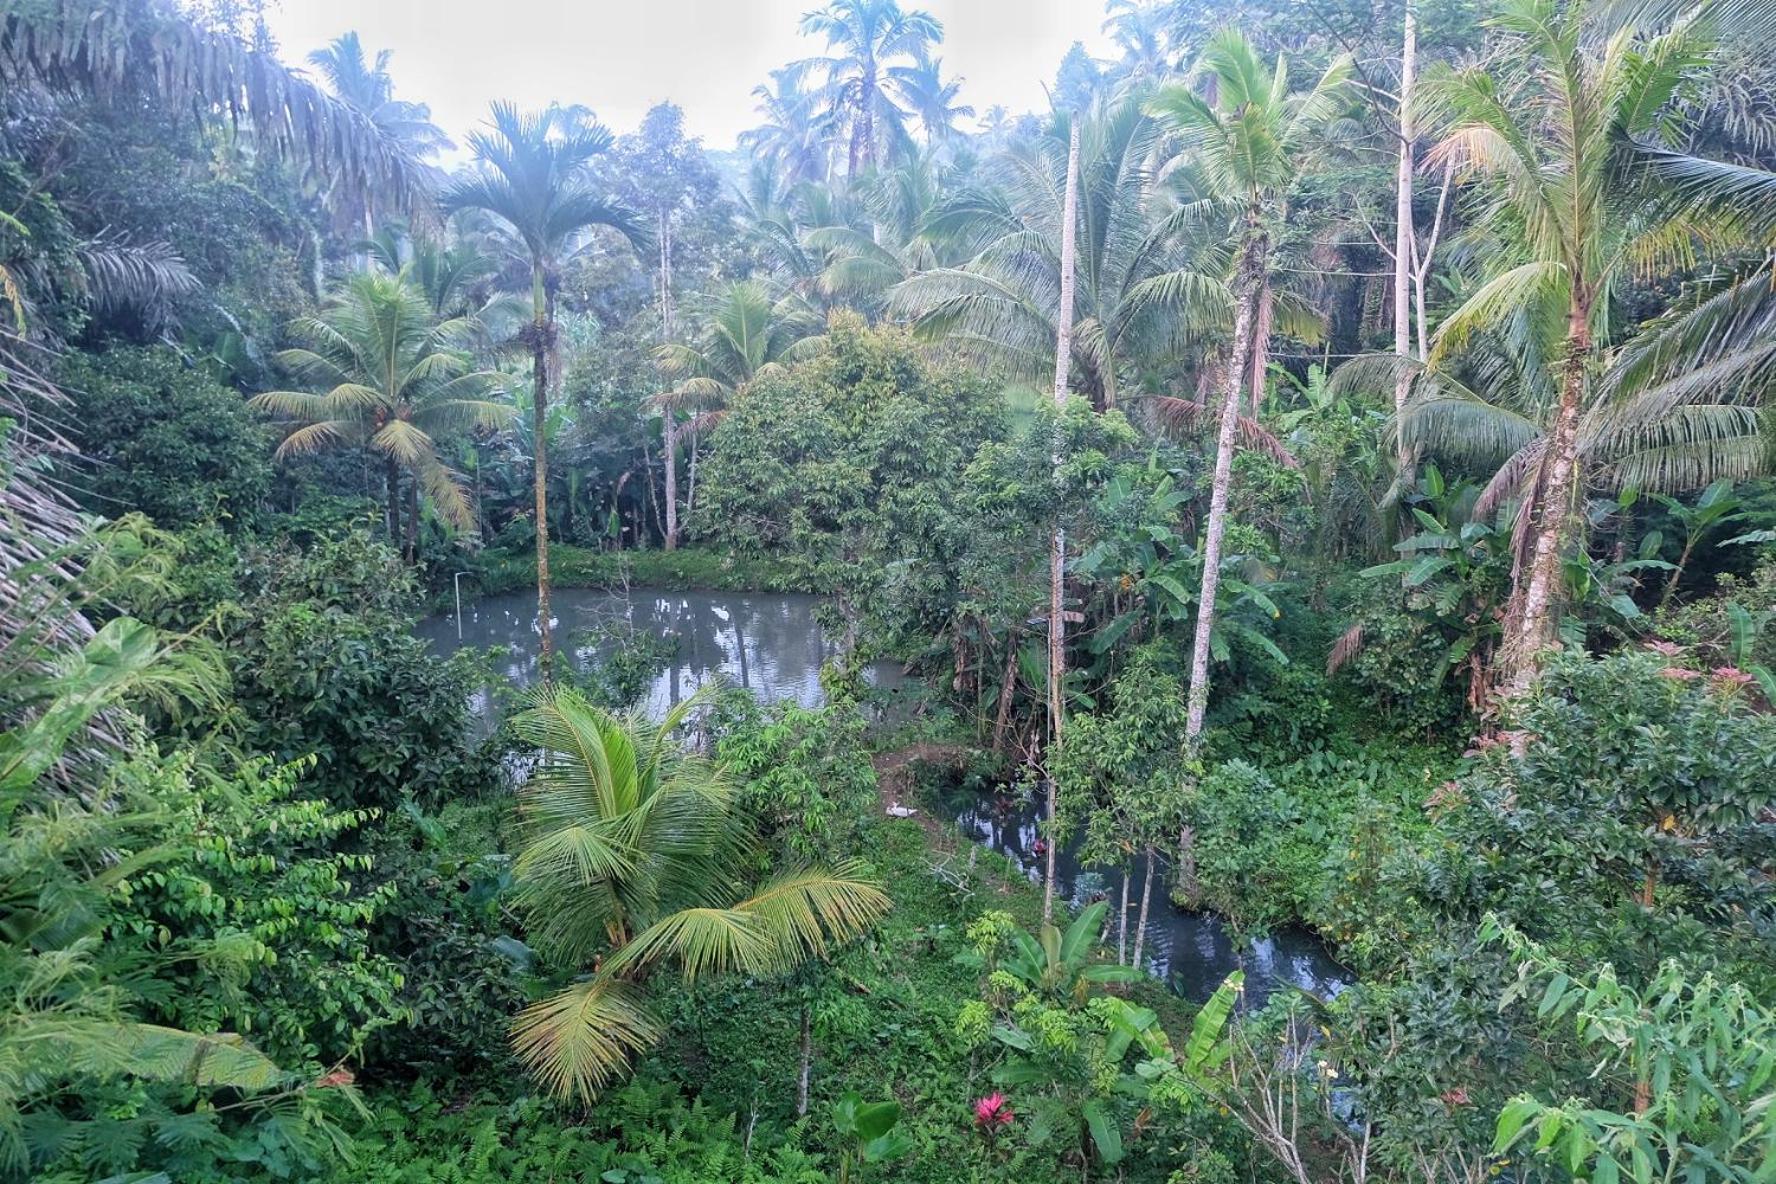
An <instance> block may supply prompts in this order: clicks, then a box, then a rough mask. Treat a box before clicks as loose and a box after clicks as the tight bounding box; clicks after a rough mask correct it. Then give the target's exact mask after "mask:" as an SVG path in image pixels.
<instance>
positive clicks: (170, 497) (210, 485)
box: [56, 346, 271, 529]
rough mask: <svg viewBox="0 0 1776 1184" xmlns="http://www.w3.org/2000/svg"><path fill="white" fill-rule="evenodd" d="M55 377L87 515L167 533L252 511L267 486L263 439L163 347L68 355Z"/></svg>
mask: <svg viewBox="0 0 1776 1184" xmlns="http://www.w3.org/2000/svg"><path fill="white" fill-rule="evenodd" d="M56 378H57V381H58V382H60V383H62V384H63V385H64V386H65V387H66V388H67V389H68V390H70V391H72V392H74V395H75V409H76V414H77V416H78V423H79V431H80V448H81V452H82V453H83V454H84V455H85V457H86V459H87V461H88V462H89V468H88V469H87V470H86V479H85V480H84V481H83V482H82V483H81V489H80V496H81V501H82V504H83V505H84V506H85V507H86V508H87V509H89V510H91V511H92V512H94V513H96V514H103V515H105V516H107V517H117V516H118V515H119V514H120V513H121V512H122V511H124V510H126V509H127V510H137V511H140V512H141V513H143V514H146V515H147V516H148V517H149V518H151V519H153V520H154V521H155V523H156V524H158V525H160V526H163V527H165V528H167V529H178V528H181V527H186V526H192V525H195V524H197V523H201V522H210V521H221V522H225V523H231V524H235V525H238V524H240V523H242V522H243V521H250V520H251V519H252V517H253V516H254V515H255V514H256V513H257V512H258V510H259V507H260V503H261V501H262V500H263V499H264V497H265V495H266V494H267V492H268V491H269V490H270V487H271V465H270V463H269V461H268V459H267V450H268V443H267V440H266V436H265V433H264V432H263V431H262V430H261V429H260V428H259V426H258V425H257V424H256V423H255V422H254V420H253V416H252V415H251V414H250V413H249V412H248V410H247V407H246V403H245V402H244V401H243V400H242V399H241V397H240V395H239V394H237V393H236V392H235V391H233V390H232V389H230V388H229V387H226V386H224V385H222V384H221V383H219V382H217V381H216V380H215V379H214V378H213V377H211V375H210V374H209V373H207V372H206V371H205V370H204V369H202V368H201V367H197V366H193V365H192V364H191V363H190V362H189V361H187V360H185V359H183V358H181V357H180V356H179V354H178V353H176V352H175V351H173V350H171V349H168V348H166V347H164V346H157V347H153V348H148V349H127V348H117V349H112V350H108V351H106V352H105V353H102V354H86V353H73V354H69V355H67V356H66V357H65V358H64V360H63V361H62V364H61V365H60V366H59V367H58V368H57V372H56Z"/></svg>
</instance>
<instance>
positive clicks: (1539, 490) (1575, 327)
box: [1505, 287, 1591, 690]
mask: <svg viewBox="0 0 1776 1184" xmlns="http://www.w3.org/2000/svg"><path fill="white" fill-rule="evenodd" d="M1590 362H1591V298H1590V293H1589V292H1588V291H1586V290H1584V289H1583V288H1581V287H1575V289H1574V293H1573V301H1572V307H1571V310H1570V311H1569V312H1568V314H1567V335H1566V360H1565V362H1564V363H1563V365H1562V374H1561V381H1560V410H1559V412H1558V413H1557V414H1556V416H1555V419H1554V430H1553V432H1552V433H1551V434H1550V436H1549V439H1548V444H1547V452H1546V454H1545V455H1544V456H1543V458H1542V464H1541V472H1540V474H1539V475H1538V477H1537V479H1536V483H1535V489H1534V494H1533V497H1532V500H1531V502H1530V504H1529V505H1528V506H1526V507H1525V508H1524V511H1523V512H1525V513H1529V514H1531V515H1532V517H1531V520H1530V529H1531V530H1532V531H1533V532H1534V533H1533V539H1534V542H1533V544H1532V549H1531V553H1530V567H1529V579H1528V582H1527V583H1526V584H1524V585H1523V590H1522V595H1521V598H1520V607H1519V609H1518V611H1517V613H1516V618H1517V628H1516V629H1515V630H1514V631H1513V634H1512V643H1511V646H1510V647H1509V650H1508V652H1507V653H1506V655H1505V669H1506V671H1507V672H1508V678H1507V685H1508V686H1509V687H1510V688H1511V689H1512V690H1521V689H1522V688H1523V687H1524V686H1525V685H1527V683H1528V681H1529V678H1530V676H1531V675H1532V674H1534V672H1535V667H1536V663H1537V660H1538V659H1539V657H1540V655H1541V652H1542V650H1543V649H1545V648H1546V647H1547V646H1548V644H1549V643H1550V642H1551V641H1552V640H1553V638H1554V609H1555V605H1554V597H1555V594H1556V591H1557V589H1558V588H1559V586H1560V577H1561V570H1560V562H1561V551H1562V549H1563V547H1564V546H1565V542H1566V528H1567V522H1568V519H1569V518H1570V517H1571V513H1570V511H1571V508H1572V498H1573V488H1574V486H1575V484H1576V481H1577V475H1578V436H1579V412H1580V410H1581V409H1582V408H1583V407H1584V405H1585V387H1586V382H1587V371H1588V368H1589V366H1590Z"/></svg>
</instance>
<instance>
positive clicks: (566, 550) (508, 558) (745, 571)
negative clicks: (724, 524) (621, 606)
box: [465, 519, 809, 594]
mask: <svg viewBox="0 0 1776 1184" xmlns="http://www.w3.org/2000/svg"><path fill="white" fill-rule="evenodd" d="M514 521H515V523H522V522H523V521H524V520H523V519H515V520H514ZM519 534H520V536H521V537H518V538H514V539H512V540H510V542H511V544H512V547H511V548H510V549H508V548H507V546H506V544H507V542H508V540H507V539H506V537H505V536H504V535H502V536H501V538H500V540H499V541H500V549H498V550H488V551H486V552H483V553H482V555H480V556H479V557H478V561H479V567H480V571H479V573H478V575H477V585H478V586H479V588H480V589H481V590H482V591H483V592H486V593H489V594H491V593H495V592H509V591H512V590H513V589H516V588H528V587H530V586H532V585H533V584H535V583H536V555H535V554H534V553H533V552H531V551H530V550H529V548H530V546H531V544H532V543H533V541H534V537H535V536H534V532H530V533H526V532H523V531H520V532H519ZM549 573H550V575H551V577H552V578H553V579H554V581H555V586H556V587H558V588H622V587H631V586H633V587H638V588H670V589H675V590H685V591H705V590H710V591H728V592H806V591H809V589H808V588H807V587H806V586H804V585H803V584H802V583H801V582H800V581H799V580H798V579H796V578H795V577H794V576H793V575H792V574H791V573H790V572H787V571H785V570H784V569H783V567H782V565H780V564H778V563H777V562H776V561H775V560H772V559H768V558H766V559H761V558H758V557H752V558H747V557H745V556H740V555H735V554H731V553H725V552H721V551H716V550H713V549H710V548H706V547H680V548H679V549H678V550H676V551H653V550H648V551H592V550H588V549H586V548H584V547H575V546H569V545H566V544H556V545H551V546H550V548H549ZM465 584H466V581H465Z"/></svg>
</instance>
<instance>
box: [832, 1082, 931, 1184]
mask: <svg viewBox="0 0 1776 1184" xmlns="http://www.w3.org/2000/svg"><path fill="white" fill-rule="evenodd" d="M899 1124H900V1103H899V1102H893V1101H889V1102H866V1101H864V1100H863V1098H862V1097H861V1096H859V1095H858V1093H857V1092H856V1091H855V1090H853V1091H851V1092H849V1093H846V1094H845V1095H844V1096H843V1097H841V1098H840V1099H839V1100H838V1101H837V1102H835V1103H833V1109H832V1125H833V1130H834V1132H835V1133H837V1135H838V1136H839V1141H840V1143H842V1144H843V1145H844V1150H843V1151H842V1152H841V1153H840V1154H841V1155H842V1157H843V1158H842V1159H841V1160H840V1162H839V1180H840V1184H846V1182H848V1181H849V1180H850V1179H851V1178H852V1172H853V1170H854V1168H855V1167H856V1166H857V1165H860V1164H866V1163H883V1162H886V1161H887V1160H890V1159H898V1158H899V1157H901V1156H903V1155H905V1154H906V1153H907V1152H908V1151H910V1150H912V1146H913V1144H912V1140H911V1139H909V1138H907V1136H906V1134H905V1132H903V1131H898V1130H895V1129H894V1128H895V1127H896V1126H898V1125H899Z"/></svg>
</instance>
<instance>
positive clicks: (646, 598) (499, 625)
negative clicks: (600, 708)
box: [416, 588, 901, 715]
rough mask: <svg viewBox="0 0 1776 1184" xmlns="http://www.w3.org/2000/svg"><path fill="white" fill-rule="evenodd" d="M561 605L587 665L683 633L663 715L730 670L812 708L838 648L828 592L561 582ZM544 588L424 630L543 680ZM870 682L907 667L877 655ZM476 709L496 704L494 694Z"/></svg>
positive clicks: (569, 648)
mask: <svg viewBox="0 0 1776 1184" xmlns="http://www.w3.org/2000/svg"><path fill="white" fill-rule="evenodd" d="M550 601H551V608H552V609H553V611H554V613H555V644H556V646H557V647H558V648H559V649H560V650H561V652H562V653H563V654H565V655H567V656H568V657H569V659H570V660H571V661H572V662H573V664H574V666H575V667H576V668H577V669H580V670H585V669H587V668H589V667H590V666H591V665H592V664H593V663H594V662H595V661H597V660H598V659H599V658H600V657H601V656H602V655H604V654H607V653H609V651H610V649H611V648H612V646H613V645H615V644H616V643H615V642H614V641H613V640H612V630H613V627H614V630H615V633H616V634H617V635H619V636H620V635H623V634H627V633H633V634H637V635H640V634H650V633H651V634H657V635H659V636H662V637H675V638H677V640H678V648H677V651H676V652H675V653H674V654H673V656H672V658H671V660H670V661H669V663H668V665H667V666H666V668H665V669H664V670H662V671H661V672H660V673H659V674H657V675H655V676H654V680H653V683H652V685H650V686H649V688H648V692H647V698H646V700H645V703H646V707H647V710H648V711H649V712H650V713H653V714H656V715H657V714H661V713H664V712H665V711H666V710H668V709H669V708H670V707H671V706H672V704H674V703H677V702H678V701H679V700H680V699H683V698H685V697H686V696H688V695H690V694H692V693H694V692H695V691H696V690H697V688H698V687H700V686H702V685H703V683H704V682H706V681H707V680H708V679H709V678H710V677H712V676H714V675H718V674H719V675H721V676H722V677H723V678H725V679H727V680H728V681H729V682H730V683H733V684H734V685H736V686H741V687H745V688H747V689H749V690H751V691H753V692H754V693H755V694H757V695H758V697H759V698H760V699H762V700H765V701H768V702H774V701H777V700H781V699H793V700H795V701H796V702H797V703H800V704H802V705H803V706H806V707H813V706H816V705H818V704H819V703H820V700H821V692H820V666H821V663H822V662H824V661H826V659H828V658H830V657H832V656H833V654H834V653H835V652H836V650H837V647H836V644H834V643H832V642H829V641H828V640H827V639H826V638H825V636H823V635H822V633H821V630H820V626H819V625H818V624H816V623H815V620H814V607H815V605H817V604H819V603H820V599H819V597H815V596H801V595H795V594H783V595H756V596H755V595H745V594H741V593H727V592H662V591H657V590H654V589H649V588H634V589H631V590H630V591H629V592H628V593H626V594H625V593H623V592H608V591H598V590H593V589H587V588H558V589H556V590H555V592H554V594H553V595H552V596H551V597H550ZM536 603H537V600H536V593H535V592H512V593H506V594H503V595H499V596H489V597H486V598H485V599H482V600H479V601H476V602H474V603H472V604H468V603H465V604H464V605H463V619H462V640H461V641H460V642H459V641H458V640H457V620H456V614H455V613H444V614H442V615H440V616H436V617H431V618H428V619H427V620H425V621H422V622H421V623H420V625H419V628H418V629H417V630H416V632H417V633H418V634H419V636H421V637H423V638H427V639H429V640H430V641H431V642H432V643H433V645H434V646H435V647H436V649H437V652H438V653H439V654H440V655H441V656H444V657H448V656H449V655H450V654H452V653H455V652H456V650H458V649H459V648H462V647H464V646H467V647H471V648H483V647H492V646H503V647H505V653H504V654H503V655H502V656H501V658H500V659H499V661H498V663H497V664H496V669H497V670H498V672H499V673H501V674H503V675H504V676H505V677H506V678H507V679H508V680H510V681H511V682H512V683H514V684H515V685H518V686H530V685H531V684H532V683H534V682H536V679H537V631H536ZM864 677H865V679H866V680H867V681H870V682H872V683H876V684H878V685H892V684H893V683H894V682H896V681H897V680H898V679H899V678H900V677H901V675H900V670H899V667H898V666H896V665H894V664H892V663H877V664H875V665H874V666H872V667H869V668H867V669H866V670H865V671H864ZM476 708H477V710H478V711H480V712H482V713H483V714H485V713H486V711H487V696H486V694H485V693H482V694H480V695H478V696H477V699H476Z"/></svg>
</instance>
